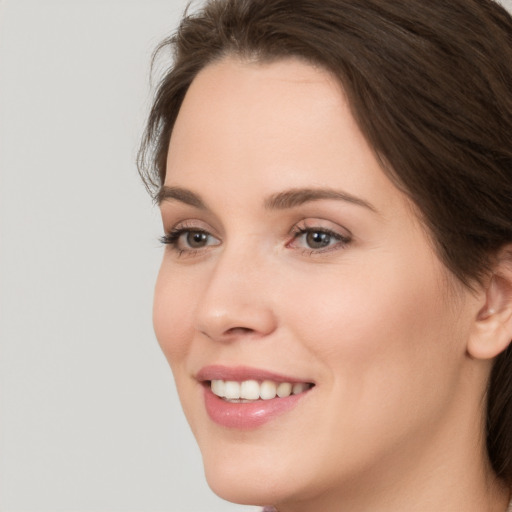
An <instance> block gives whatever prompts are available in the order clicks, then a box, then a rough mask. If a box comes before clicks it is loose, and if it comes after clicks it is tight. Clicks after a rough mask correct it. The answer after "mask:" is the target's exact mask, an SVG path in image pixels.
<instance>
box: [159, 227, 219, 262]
mask: <svg viewBox="0 0 512 512" xmlns="http://www.w3.org/2000/svg"><path fill="white" fill-rule="evenodd" d="M186 233H203V234H205V235H208V236H209V237H210V238H211V239H214V240H216V242H218V243H213V244H212V243H207V244H206V245H205V246H203V247H198V248H194V247H187V248H181V247H179V242H180V239H181V237H182V236H183V235H184V234H186ZM160 242H161V243H162V244H165V245H167V246H168V247H169V249H170V250H172V251H173V252H176V253H177V254H178V256H195V255H196V254H198V253H204V252H206V251H208V250H209V249H210V248H211V247H215V246H218V245H220V244H221V240H220V238H219V237H218V236H217V235H215V234H214V230H213V229H212V228H211V227H210V226H209V225H208V224H206V223H205V222H203V221H200V220H197V219H187V220H184V221H180V222H177V223H176V224H175V225H174V226H173V227H172V228H171V229H166V230H165V234H164V235H163V236H162V237H160Z"/></svg>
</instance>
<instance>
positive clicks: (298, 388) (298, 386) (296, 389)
mask: <svg viewBox="0 0 512 512" xmlns="http://www.w3.org/2000/svg"><path fill="white" fill-rule="evenodd" d="M306 389H308V384H306V383H305V382H297V383H295V384H294V385H293V388H292V393H293V394H294V395H298V394H299V393H302V392H303V391H306Z"/></svg>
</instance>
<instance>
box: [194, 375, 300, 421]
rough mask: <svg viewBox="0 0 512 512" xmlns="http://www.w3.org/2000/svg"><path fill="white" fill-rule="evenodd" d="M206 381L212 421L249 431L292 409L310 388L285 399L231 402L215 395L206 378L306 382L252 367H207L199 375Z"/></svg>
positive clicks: (207, 408)
mask: <svg viewBox="0 0 512 512" xmlns="http://www.w3.org/2000/svg"><path fill="white" fill-rule="evenodd" d="M196 378H197V380H199V381H200V382H201V383H202V384H203V388H204V401H205V407H206V412H207V413H208V416H209V417H210V418H211V420H212V421H214V422H215V423H217V424H218V425H221V426H223V427H227V428H234V429H240V430H249V429H254V428H257V427H260V426H261V425H263V424H265V423H267V422H269V421H271V420H273V419H274V418H276V417H277V416H280V415H281V414H284V413H285V412H287V411H289V410H291V409H293V408H294V407H295V406H296V405H297V404H298V403H299V401H300V400H301V399H302V398H303V397H304V396H305V395H306V394H308V391H306V392H303V393H300V394H298V395H290V396H288V397H285V398H277V397H276V398H273V399H271V400H258V401H255V402H249V403H232V402H227V401H226V400H223V399H222V398H219V397H218V396H216V395H214V394H213V393H212V391H211V389H210V386H209V383H208V382H206V381H210V380H216V379H222V380H236V381H243V380H249V379H253V380H258V381H263V380H272V381H274V382H291V383H295V382H307V381H304V380H299V379H295V378H292V377H287V376H284V375H279V374H276V373H273V372H268V371H266V370H258V369H255V368H249V367H242V366H239V367H233V368H231V367H225V366H207V367H205V368H203V369H201V371H199V373H198V374H197V376H196Z"/></svg>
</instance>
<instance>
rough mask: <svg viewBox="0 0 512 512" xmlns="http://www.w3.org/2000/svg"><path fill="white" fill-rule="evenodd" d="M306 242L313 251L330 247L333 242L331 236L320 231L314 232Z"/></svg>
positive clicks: (308, 235) (309, 234)
mask: <svg viewBox="0 0 512 512" xmlns="http://www.w3.org/2000/svg"><path fill="white" fill-rule="evenodd" d="M306 241H307V244H308V245H309V247H311V248H312V249H319V248H322V247H326V246H327V245H329V243H330V242H331V235H329V234H328V233H322V232H320V231H314V232H312V233H308V234H307V237H306Z"/></svg>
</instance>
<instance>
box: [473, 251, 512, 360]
mask: <svg viewBox="0 0 512 512" xmlns="http://www.w3.org/2000/svg"><path fill="white" fill-rule="evenodd" d="M484 299H485V303H484V304H483V306H482V307H481V309H480V310H479V311H478V315H477V317H476V319H475V323H474V326H473V329H472V332H471V335H470V338H469V340H468V353H469V354H470V355H471V356H472V357H474V358H475V359H492V358H494V357H496V356H497V355H498V354H500V353H501V352H503V350H505V349H506V348H507V347H508V345H509V344H510V343H511V341H512V245H509V246H507V247H505V248H504V249H503V250H502V251H500V253H499V254H498V258H497V260H496V264H495V266H494V271H493V275H492V277H491V278H490V280H489V281H488V282H487V285H486V288H485V295H484Z"/></svg>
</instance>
